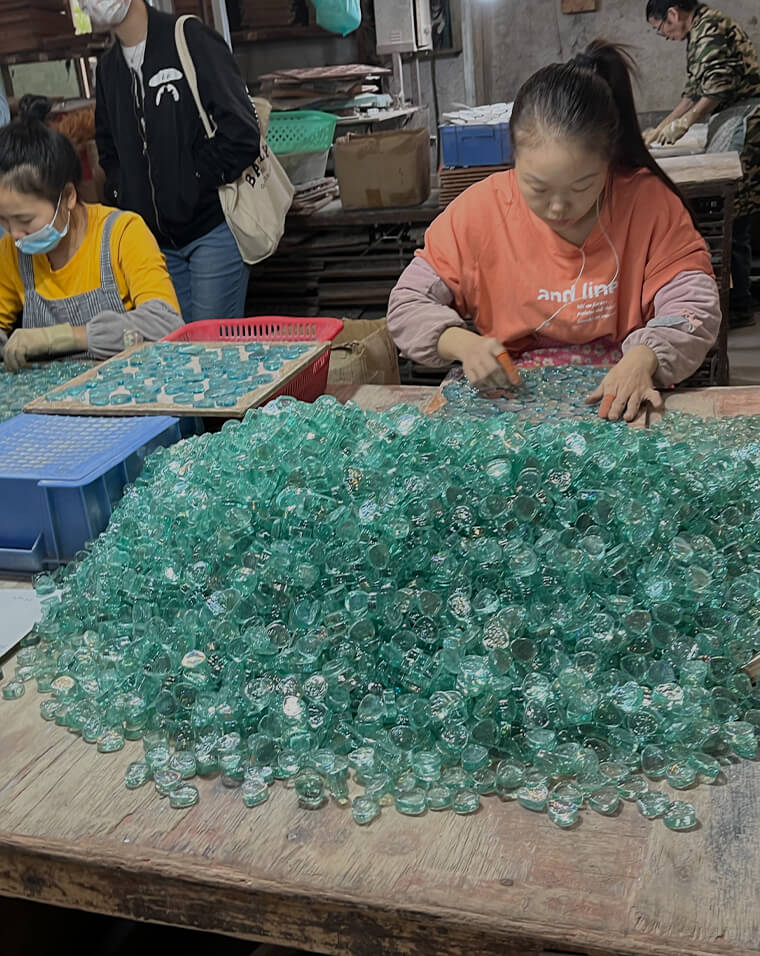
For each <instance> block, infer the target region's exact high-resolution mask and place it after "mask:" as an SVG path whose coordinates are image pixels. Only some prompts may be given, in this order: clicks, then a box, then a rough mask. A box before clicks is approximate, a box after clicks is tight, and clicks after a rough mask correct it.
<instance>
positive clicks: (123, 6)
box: [80, 0, 132, 28]
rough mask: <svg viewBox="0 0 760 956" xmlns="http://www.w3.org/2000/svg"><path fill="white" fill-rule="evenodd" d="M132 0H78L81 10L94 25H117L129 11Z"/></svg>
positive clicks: (109, 26)
mask: <svg viewBox="0 0 760 956" xmlns="http://www.w3.org/2000/svg"><path fill="white" fill-rule="evenodd" d="M131 3H132V0H80V6H81V8H82V12H83V13H86V14H87V16H88V17H89V18H90V21H91V22H92V25H93V26H94V27H108V28H112V27H118V26H119V24H120V23H123V22H124V19H125V17H126V15H127V14H128V13H129V7H130V4H131Z"/></svg>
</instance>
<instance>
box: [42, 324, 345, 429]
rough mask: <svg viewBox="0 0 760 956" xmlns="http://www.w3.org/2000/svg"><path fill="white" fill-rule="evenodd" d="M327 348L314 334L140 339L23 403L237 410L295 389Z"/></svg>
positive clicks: (214, 412) (60, 409)
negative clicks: (307, 337)
mask: <svg viewBox="0 0 760 956" xmlns="http://www.w3.org/2000/svg"><path fill="white" fill-rule="evenodd" d="M329 348H330V343H329V342H316V341H305V342H293V341H290V342H286V341H282V342H280V341H248V342H244V341H240V342H219V341H211V342H168V341H163V342H143V343H141V344H140V345H135V346H133V347H132V348H129V349H126V350H125V351H124V352H121V353H119V355H117V356H115V357H114V358H112V359H109V360H108V361H106V362H103V363H102V364H101V365H99V366H97V367H95V368H93V369H91V370H90V371H88V372H85V373H84V374H82V375H78V376H77V377H76V378H73V379H71V381H68V382H66V383H65V384H63V385H60V386H58V387H57V388H53V389H51V390H50V391H48V392H46V393H45V394H44V395H42V396H41V397H40V398H37V399H35V400H34V401H32V402H30V403H29V404H28V405H26V406H25V408H24V410H25V411H27V412H38V413H47V414H58V415H174V416H183V415H197V416H201V417H211V418H213V417H217V418H242V417H243V416H244V415H245V413H246V412H247V411H248V410H249V409H251V408H255V407H256V406H258V405H263V404H264V403H265V402H267V401H270V400H271V399H272V398H275V397H276V396H277V395H279V394H283V393H287V394H290V393H291V392H293V393H294V394H295V392H294V390H293V389H292V388H289V385H292V384H293V383H295V382H296V381H300V380H302V379H303V378H304V376H308V374H309V369H310V368H311V367H313V366H314V365H315V364H317V363H319V360H320V357H321V356H323V355H324V353H325V352H326V351H327V350H328V349H329ZM328 359H329V357H328ZM296 397H298V395H296Z"/></svg>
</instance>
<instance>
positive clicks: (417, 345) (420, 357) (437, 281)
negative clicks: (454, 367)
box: [388, 256, 464, 367]
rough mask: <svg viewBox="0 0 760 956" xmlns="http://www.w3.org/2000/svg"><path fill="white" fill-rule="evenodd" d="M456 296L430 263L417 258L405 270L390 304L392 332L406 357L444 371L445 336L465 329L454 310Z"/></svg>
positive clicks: (389, 314)
mask: <svg viewBox="0 0 760 956" xmlns="http://www.w3.org/2000/svg"><path fill="white" fill-rule="evenodd" d="M453 302H454V296H453V295H452V293H451V290H450V289H449V287H448V286H447V285H446V283H445V282H444V281H443V279H441V277H440V276H439V275H438V273H437V272H436V271H435V269H433V267H432V266H431V265H430V263H429V262H426V261H425V259H422V258H420V257H419V256H417V257H416V258H414V259H413V260H412V261H411V263H410V264H409V265H408V266H407V267H406V269H404V271H403V273H402V274H401V278H400V279H399V280H398V282H397V283H396V287H395V288H394V290H393V292H391V296H390V299H389V300H388V331H389V332H390V334H391V336H392V338H393V341H394V342H395V343H396V345H397V346H398V349H399V351H400V352H401V354H402V355H405V356H406V357H407V358H409V359H411V360H412V361H413V362H418V363H419V364H420V365H429V366H433V367H436V366H438V367H441V366H444V365H446V364H447V363H446V362H445V361H444V360H443V359H442V358H441V356H440V355H439V354H438V339H439V338H440V337H441V333H442V332H443V331H444V330H445V329H448V328H450V327H451V326H454V325H457V326H462V327H464V321H463V320H462V318H461V317H460V315H459V313H458V312H456V311H455V310H454V309H453V308H452V304H453Z"/></svg>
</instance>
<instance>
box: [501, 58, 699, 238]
mask: <svg viewBox="0 0 760 956" xmlns="http://www.w3.org/2000/svg"><path fill="white" fill-rule="evenodd" d="M637 72H638V71H637V68H636V64H635V63H634V61H633V59H632V57H631V55H630V54H629V53H628V51H627V50H626V49H625V48H624V47H622V46H617V45H616V44H614V43H608V42H607V41H606V40H592V41H591V43H589V45H588V46H587V47H586V49H585V50H584V52H583V53H579V54H578V55H577V56H576V57H575V58H574V59H572V60H570V62H568V63H552V64H551V65H550V66H545V67H544V68H543V69H541V70H539V71H538V72H537V73H534V74H533V76H532V77H531V78H530V79H529V80H527V82H526V83H524V84H523V86H522V87H521V89H520V91H519V92H518V94H517V97H516V99H515V103H514V106H513V108H512V119H511V123H510V127H511V133H512V143H513V145H514V149H515V151H516V152H519V149H520V144H521V143H525V142H530V141H536V140H538V139H540V138H542V137H543V136H546V135H549V136H552V137H553V138H557V139H562V138H564V139H568V138H570V139H578V140H580V141H581V142H583V143H586V144H588V145H589V146H590V147H591V148H594V149H598V150H599V151H600V152H602V153H603V154H604V155H606V156H607V157H608V159H609V160H610V162H611V163H612V165H613V166H615V167H617V168H618V169H631V170H633V169H648V170H649V171H650V172H651V173H652V174H653V175H655V176H656V177H657V178H658V179H659V180H661V182H663V183H664V184H665V185H666V186H667V187H668V189H669V190H670V191H671V192H672V193H674V194H675V195H676V196H678V198H679V199H680V200H681V202H682V203H683V204H684V206H685V207H686V209H687V211H688V213H689V215H690V216H691V220H692V222H693V223H694V226H695V228H697V222H696V219H695V217H694V213H693V212H692V210H691V209H690V208H689V204H688V202H687V201H686V199H685V198H684V196H683V194H682V193H681V191H680V189H679V188H678V187H677V186H676V184H675V183H674V182H673V181H672V180H671V178H670V177H669V176H668V175H667V173H665V172H664V170H662V169H661V168H660V166H659V165H658V164H657V163H656V162H655V159H654V157H653V156H652V154H651V153H650V152H649V150H648V149H647V147H646V146H645V145H644V140H643V138H642V136H641V128H640V127H639V120H638V116H637V115H636V105H635V102H634V98H633V86H632V83H631V77H632V76H636V75H637Z"/></svg>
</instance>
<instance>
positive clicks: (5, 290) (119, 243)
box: [0, 205, 179, 332]
mask: <svg viewBox="0 0 760 956" xmlns="http://www.w3.org/2000/svg"><path fill="white" fill-rule="evenodd" d="M85 208H86V210H87V232H86V234H85V237H84V240H83V242H82V244H81V246H80V247H79V248H78V249H77V251H76V252H75V253H74V255H73V256H72V257H71V259H70V260H69V261H68V262H67V263H66V265H65V266H63V268H62V269H55V270H54V269H52V268H51V266H50V262H49V260H48V257H47V256H45V255H39V256H34V259H33V263H34V284H35V287H36V289H37V292H38V293H39V294H40V295H41V296H42V297H43V298H44V299H50V300H55V299H65V298H68V297H69V296H74V295H81V294H82V293H84V292H91V291H92V290H93V289H97V288H99V287H100V247H101V240H102V236H103V228H104V226H105V221H106V218H107V217H108V215H109V214H110V213H112V212H113V211H114V210H113V209H110V208H108V207H107V206H101V205H85ZM110 250H111V266H112V269H113V274H114V278H115V280H116V285H117V287H118V289H119V295H120V296H121V301H122V302H123V303H124V308H125V310H126V311H127V312H131V311H132V310H133V309H136V308H137V307H138V306H140V305H142V304H143V303H145V302H149V301H150V300H155V299H158V300H160V301H162V302H165V303H166V304H167V305H169V306H170V307H171V308H172V309H174V310H176V312H179V303H178V301H177V296H176V293H175V292H174V286H173V285H172V282H171V279H170V278H169V273H168V272H167V270H166V263H165V261H164V257H163V255H162V253H161V250H160V249H159V248H158V244H157V242H156V240H155V238H154V236H153V234H152V233H151V232H150V230H149V229H148V227H147V226H146V225H145V223H144V222H143V220H142V219H141V218H140V216H138V215H137V214H136V213H132V212H122V213H120V215H119V217H118V219H117V220H116V222H115V223H114V226H113V230H112V232H111V241H110ZM23 309H24V284H23V282H22V280H21V274H20V272H19V267H18V252H17V250H16V247H15V245H14V243H13V239H12V238H11V236H9V235H7V234H6V235H4V236H3V237H2V239H0V330H1V331H5V332H10V330H11V329H12V328H13V326H14V325H15V323H16V321H17V320H18V318H19V317H20V316H21V315H22V313H23ZM178 321H179V320H178Z"/></svg>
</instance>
